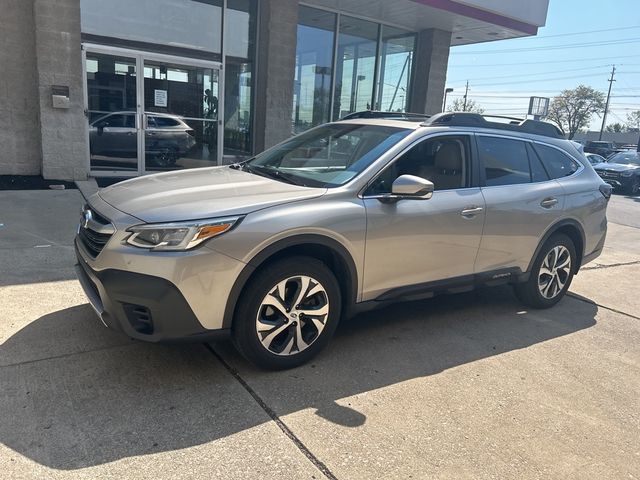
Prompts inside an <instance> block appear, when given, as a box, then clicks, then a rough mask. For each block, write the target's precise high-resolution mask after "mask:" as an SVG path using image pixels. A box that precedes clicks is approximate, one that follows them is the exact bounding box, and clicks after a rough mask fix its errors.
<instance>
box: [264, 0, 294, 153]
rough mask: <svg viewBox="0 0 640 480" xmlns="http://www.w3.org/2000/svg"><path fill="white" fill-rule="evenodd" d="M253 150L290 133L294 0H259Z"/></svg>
mask: <svg viewBox="0 0 640 480" xmlns="http://www.w3.org/2000/svg"><path fill="white" fill-rule="evenodd" d="M259 21H260V24H259V26H258V55H257V57H258V65H257V67H258V77H257V83H256V97H255V112H256V120H255V132H256V135H255V151H256V153H257V152H260V151H262V150H264V149H265V148H268V147H271V146H273V145H275V144H276V143H278V142H280V141H282V140H285V139H287V138H288V137H290V136H291V130H292V129H291V113H292V110H293V78H294V76H295V75H294V73H295V62H296V43H297V31H298V1H297V0H269V1H268V2H260V20H259Z"/></svg>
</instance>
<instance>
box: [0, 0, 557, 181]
mask: <svg viewBox="0 0 640 480" xmlns="http://www.w3.org/2000/svg"><path fill="white" fill-rule="evenodd" d="M2 4H3V12H2V15H0V39H1V41H2V48H1V49H0V59H1V65H2V68H0V145H2V148H0V175H43V176H44V177H45V178H47V179H59V180H81V179H86V178H87V177H88V176H94V177H97V176H117V177H123V176H135V175H141V174H144V173H148V172H156V171H161V170H171V169H181V168H192V167H201V166H211V165H220V164H225V163H230V162H233V161H236V160H237V159H239V158H246V157H248V156H251V155H253V154H255V153H257V152H260V151H262V150H263V149H265V148H267V147H270V146H272V145H274V144H276V143H278V142H280V141H282V140H284V139H286V138H287V137H289V136H291V135H292V134H295V133H299V132H302V131H304V130H306V129H308V128H311V127H313V126H315V125H318V124H321V123H324V122H328V121H332V120H337V119H339V118H342V117H343V116H344V115H346V114H348V113H351V112H355V111H361V110H370V109H372V110H385V111H398V112H400V111H410V112H419V113H426V114H433V113H436V112H439V111H440V110H441V109H442V101H443V93H444V90H445V80H446V73H447V63H448V58H449V50H450V48H451V47H452V46H456V45H468V44H474V43H480V42H488V41H495V40H499V39H506V38H517V37H525V36H531V35H536V33H537V31H538V28H539V27H540V26H542V25H544V23H545V20H546V15H547V7H548V0H464V1H463V0H393V1H389V0H305V1H298V0H135V1H133V0H4V1H3V2H2Z"/></svg>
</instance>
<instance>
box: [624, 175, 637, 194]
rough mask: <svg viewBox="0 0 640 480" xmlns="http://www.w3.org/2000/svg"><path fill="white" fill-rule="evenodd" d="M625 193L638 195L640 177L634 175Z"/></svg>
mask: <svg viewBox="0 0 640 480" xmlns="http://www.w3.org/2000/svg"><path fill="white" fill-rule="evenodd" d="M627 193H629V195H638V193H640V177H635V178H634V179H633V180H632V181H631V185H629V188H628V190H627Z"/></svg>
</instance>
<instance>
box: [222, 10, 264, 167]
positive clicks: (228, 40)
mask: <svg viewBox="0 0 640 480" xmlns="http://www.w3.org/2000/svg"><path fill="white" fill-rule="evenodd" d="M256 10H257V2H256V1H255V0H227V10H226V13H225V50H226V51H225V53H226V59H225V84H224V86H225V92H224V154H225V155H237V156H246V155H250V154H251V152H252V144H251V141H252V136H253V128H252V126H253V109H252V105H253V78H254V73H255V72H254V56H255V50H256V49H255V43H256V23H257V12H256Z"/></svg>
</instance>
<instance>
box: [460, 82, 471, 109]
mask: <svg viewBox="0 0 640 480" xmlns="http://www.w3.org/2000/svg"><path fill="white" fill-rule="evenodd" d="M468 94H469V80H467V86H466V88H465V89H464V104H463V105H462V111H463V112H466V111H467V95H468Z"/></svg>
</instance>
